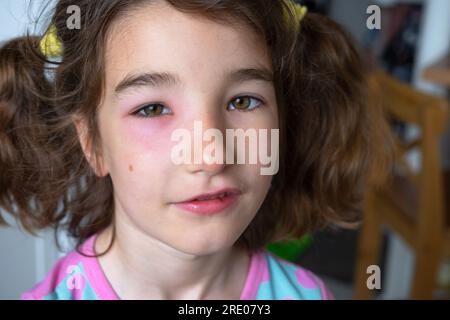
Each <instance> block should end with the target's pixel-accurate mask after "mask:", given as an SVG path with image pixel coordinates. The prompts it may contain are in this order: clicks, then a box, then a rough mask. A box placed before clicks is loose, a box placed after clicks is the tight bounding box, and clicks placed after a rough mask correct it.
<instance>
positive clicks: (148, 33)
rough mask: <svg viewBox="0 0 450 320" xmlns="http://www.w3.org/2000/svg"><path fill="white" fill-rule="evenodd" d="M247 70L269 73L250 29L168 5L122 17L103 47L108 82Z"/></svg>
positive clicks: (267, 61) (265, 56) (258, 41)
mask: <svg viewBox="0 0 450 320" xmlns="http://www.w3.org/2000/svg"><path fill="white" fill-rule="evenodd" d="M245 65H247V66H250V65H253V66H254V65H261V66H264V67H265V68H266V69H271V64H270V59H269V55H268V53H267V50H266V47H265V45H264V42H263V41H262V39H261V37H259V36H258V35H257V34H256V33H255V32H254V31H253V30H252V29H251V28H250V27H248V26H245V25H244V24H243V23H240V24H236V23H234V24H232V23H230V24H229V25H227V24H224V23H217V22H214V21H212V20H210V19H207V18H206V17H202V16H199V15H192V14H186V13H182V12H180V11H178V10H176V9H174V8H173V7H171V6H169V5H160V4H158V5H148V6H145V7H142V8H140V10H138V11H135V12H131V13H129V14H128V15H127V16H125V17H123V18H121V19H120V20H119V21H117V22H116V23H114V24H113V25H112V26H111V29H110V32H109V38H108V42H107V48H106V69H107V78H110V79H108V81H111V80H113V81H117V80H118V79H116V78H120V77H121V76H123V75H124V74H126V73H129V72H137V71H139V70H141V69H143V68H144V69H152V70H154V69H160V70H168V71H170V70H171V71H175V70H177V71H178V72H180V73H186V74H200V73H203V74H204V73H205V72H206V73H208V74H209V75H210V76H214V74H216V75H219V74H222V73H223V72H224V71H226V70H230V69H235V68H236V67H243V66H245ZM111 78H112V79H111Z"/></svg>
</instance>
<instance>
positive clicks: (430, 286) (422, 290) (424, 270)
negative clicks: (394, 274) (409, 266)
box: [411, 245, 441, 299]
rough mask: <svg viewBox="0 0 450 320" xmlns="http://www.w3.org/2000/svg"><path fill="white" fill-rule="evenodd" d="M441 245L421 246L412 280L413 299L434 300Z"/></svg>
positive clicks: (417, 252)
mask: <svg viewBox="0 0 450 320" xmlns="http://www.w3.org/2000/svg"><path fill="white" fill-rule="evenodd" d="M438 248H439V245H436V246H435V247H433V246H431V247H430V246H419V248H418V249H417V250H416V252H415V253H416V261H415V266H414V273H413V278H412V287H411V299H433V290H434V289H435V288H436V279H437V273H438V268H439V263H440V258H441V255H440V250H439V249H438Z"/></svg>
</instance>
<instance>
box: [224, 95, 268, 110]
mask: <svg viewBox="0 0 450 320" xmlns="http://www.w3.org/2000/svg"><path fill="white" fill-rule="evenodd" d="M255 101H256V103H254V102H255ZM252 102H253V103H252ZM261 104H262V101H261V100H260V99H257V98H254V97H250V96H242V97H237V98H235V99H233V100H232V102H231V103H230V105H233V107H232V108H231V110H238V111H243V112H247V111H252V110H254V109H256V108H259V107H260V106H261ZM229 110H230V108H229Z"/></svg>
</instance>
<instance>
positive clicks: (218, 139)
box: [186, 108, 228, 176]
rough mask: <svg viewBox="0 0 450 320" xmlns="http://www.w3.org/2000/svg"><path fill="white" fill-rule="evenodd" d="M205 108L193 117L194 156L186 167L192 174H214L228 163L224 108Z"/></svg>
mask: <svg viewBox="0 0 450 320" xmlns="http://www.w3.org/2000/svg"><path fill="white" fill-rule="evenodd" d="M217 109H218V110H205V111H201V112H199V113H198V115H197V116H196V117H195V118H194V119H192V120H191V121H192V127H193V130H192V131H191V137H192V139H191V141H192V142H191V144H192V148H191V150H192V156H191V161H190V163H189V164H187V165H186V169H187V170H188V171H189V172H190V173H192V174H203V175H208V176H214V175H217V174H218V173H220V172H222V171H223V170H224V169H225V168H226V167H227V166H228V165H227V164H226V144H225V133H226V122H225V119H224V117H223V114H222V113H221V112H222V110H220V109H219V108H217Z"/></svg>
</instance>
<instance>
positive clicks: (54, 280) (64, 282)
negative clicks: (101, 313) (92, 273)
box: [21, 238, 97, 300]
mask: <svg viewBox="0 0 450 320" xmlns="http://www.w3.org/2000/svg"><path fill="white" fill-rule="evenodd" d="M91 241H93V239H92V238H91V239H88V240H87V241H86V243H85V244H84V245H83V247H84V246H86V245H89V244H90V242H91ZM88 259H94V258H88V257H84V256H83V255H81V254H80V253H79V252H77V251H72V252H70V253H68V254H67V255H66V256H64V257H62V258H60V259H59V260H58V261H57V262H56V263H55V265H54V266H53V267H52V269H51V270H50V272H49V273H48V274H47V275H46V277H45V278H44V279H43V280H42V281H41V282H39V283H38V284H36V285H35V286H34V287H33V288H32V289H31V290H29V291H27V292H24V293H23V294H22V295H21V299H23V300H85V299H97V295H96V294H95V292H94V290H93V289H92V287H91V283H90V281H89V280H88V276H87V274H86V269H87V268H89V260H88Z"/></svg>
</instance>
